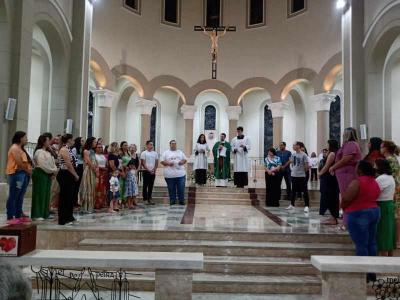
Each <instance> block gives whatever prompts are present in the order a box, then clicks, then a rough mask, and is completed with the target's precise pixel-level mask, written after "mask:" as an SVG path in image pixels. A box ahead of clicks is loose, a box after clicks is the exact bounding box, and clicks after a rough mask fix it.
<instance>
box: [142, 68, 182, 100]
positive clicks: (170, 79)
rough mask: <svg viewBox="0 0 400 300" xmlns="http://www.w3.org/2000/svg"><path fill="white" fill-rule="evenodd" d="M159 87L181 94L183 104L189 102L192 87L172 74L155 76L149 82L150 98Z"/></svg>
mask: <svg viewBox="0 0 400 300" xmlns="http://www.w3.org/2000/svg"><path fill="white" fill-rule="evenodd" d="M159 88H167V89H170V90H173V91H174V92H176V93H177V94H178V95H179V97H180V99H181V101H182V102H183V104H187V99H188V97H189V94H190V88H189V86H188V85H187V84H186V83H185V82H184V81H183V80H181V79H179V78H177V77H175V76H171V75H161V76H157V77H155V78H153V79H152V80H151V81H150V82H149V90H148V94H149V97H150V99H152V98H153V97H154V94H155V93H156V91H157V90H158V89H159Z"/></svg>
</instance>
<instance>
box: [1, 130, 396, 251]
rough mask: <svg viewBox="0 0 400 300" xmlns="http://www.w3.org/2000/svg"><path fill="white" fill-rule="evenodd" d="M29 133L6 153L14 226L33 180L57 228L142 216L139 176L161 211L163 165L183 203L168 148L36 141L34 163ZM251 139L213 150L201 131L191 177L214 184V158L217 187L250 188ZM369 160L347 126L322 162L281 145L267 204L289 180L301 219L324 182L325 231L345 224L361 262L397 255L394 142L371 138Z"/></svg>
mask: <svg viewBox="0 0 400 300" xmlns="http://www.w3.org/2000/svg"><path fill="white" fill-rule="evenodd" d="M26 144H27V136H26V133H24V132H16V133H15V135H14V137H13V140H12V146H11V147H10V150H9V153H8V162H7V170H6V173H7V175H8V182H9V198H8V201H7V219H8V223H9V224H11V225H12V224H20V223H24V222H30V221H31V219H30V217H29V216H28V215H26V214H24V213H23V211H22V206H23V198H24V194H25V192H26V189H27V187H28V184H29V182H30V180H31V179H32V183H33V185H32V209H31V218H32V219H35V220H38V221H40V220H44V219H48V218H52V211H53V210H55V209H57V210H58V224H60V225H70V224H73V223H74V222H76V219H75V218H74V211H75V212H79V213H81V214H91V213H93V212H95V210H99V209H107V210H108V212H110V213H114V212H117V211H119V210H120V209H135V208H136V205H137V197H138V195H139V187H138V186H139V185H138V180H139V178H142V179H143V184H142V186H143V190H142V195H143V201H144V202H145V203H146V204H148V205H154V202H153V201H152V192H153V187H154V181H155V178H156V172H157V169H158V167H159V164H161V165H162V166H163V173H164V178H165V181H166V184H167V187H168V193H169V200H170V204H171V205H175V204H179V205H184V204H185V183H186V168H185V164H186V163H187V158H186V156H185V154H184V152H183V151H181V150H179V149H178V148H177V143H176V141H175V140H171V141H170V145H169V146H170V148H169V150H167V151H165V152H164V153H163V154H162V155H161V157H159V155H158V153H157V152H156V151H155V150H154V144H153V142H152V141H147V143H146V150H145V151H143V152H142V153H140V154H139V153H138V151H137V150H138V149H137V147H136V146H135V145H129V144H128V143H127V142H125V141H124V142H121V143H117V142H113V143H111V144H110V145H109V146H106V145H104V143H103V141H102V139H96V138H94V137H90V138H88V139H86V140H84V139H83V138H81V137H78V138H75V139H73V136H72V135H71V134H64V135H62V136H61V135H57V136H54V137H53V136H52V134H50V133H45V134H43V135H41V136H40V137H39V139H38V142H37V146H36V149H35V151H34V154H33V157H32V158H31V157H30V155H29V154H28V153H27V151H26V150H25V147H24V146H25V145H26ZM250 147H251V142H250V139H249V137H248V136H246V135H244V134H243V128H242V127H238V128H237V136H236V137H235V138H234V139H233V140H232V141H231V142H229V141H227V140H226V134H224V133H222V134H221V135H220V138H219V141H218V142H217V143H215V145H214V146H213V147H212V149H211V147H210V146H209V145H208V144H207V141H206V136H205V135H204V134H201V135H200V136H199V138H198V140H197V142H196V144H195V145H194V153H193V154H194V161H193V170H194V174H195V176H194V177H195V182H196V184H198V185H200V186H203V185H205V184H206V182H207V178H208V172H207V170H208V167H209V162H208V159H209V158H210V154H211V153H212V156H213V163H214V164H213V165H214V168H213V172H214V177H215V185H216V186H218V187H226V186H227V185H228V181H229V180H230V179H231V158H232V161H233V181H234V185H235V186H236V187H238V188H243V187H245V186H247V185H248V172H249V169H250V165H249V164H250V162H249V161H250V159H249V150H250ZM368 149H369V151H368V154H367V155H366V156H365V157H364V158H363V157H362V151H361V147H360V141H359V139H358V136H357V132H356V130H355V129H354V128H346V129H345V131H344V134H343V140H342V144H341V145H340V143H339V141H337V140H328V141H327V146H326V149H323V150H322V151H321V154H320V155H319V156H317V154H316V153H312V154H311V156H309V155H308V152H307V149H306V147H305V145H304V143H302V142H300V141H298V142H295V143H294V144H293V152H292V151H289V150H288V149H287V148H286V143H284V142H282V143H281V144H280V145H279V149H275V148H270V149H269V150H268V155H267V156H266V157H265V158H264V162H263V163H264V168H265V183H266V202H265V205H266V206H267V207H278V206H280V200H281V199H282V198H283V197H282V190H281V185H282V181H283V180H284V181H285V185H286V194H287V195H286V196H287V200H289V201H290V205H289V206H288V207H287V208H286V209H287V210H288V211H291V210H294V209H295V206H296V201H298V199H299V198H301V199H303V200H304V212H305V213H306V214H308V213H309V211H310V197H309V191H308V184H309V181H310V180H311V181H314V182H317V181H319V187H320V193H321V198H320V207H319V214H320V215H325V213H326V212H327V211H329V212H330V218H329V219H328V220H326V221H324V222H322V223H321V224H322V225H339V220H340V219H343V220H342V222H341V226H340V228H341V229H347V230H348V231H349V233H350V236H351V238H352V240H353V242H354V244H355V246H356V252H357V255H370V256H374V255H377V253H378V252H379V254H381V255H386V256H387V255H393V250H394V249H396V247H397V246H399V245H400V165H399V159H398V156H397V155H398V147H397V146H396V144H395V143H393V142H392V141H384V140H382V139H380V138H378V137H373V138H371V139H370V141H369V144H368Z"/></svg>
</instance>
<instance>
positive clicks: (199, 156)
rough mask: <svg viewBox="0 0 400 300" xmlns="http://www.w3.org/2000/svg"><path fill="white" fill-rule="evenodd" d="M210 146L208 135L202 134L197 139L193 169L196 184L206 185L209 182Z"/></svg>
mask: <svg viewBox="0 0 400 300" xmlns="http://www.w3.org/2000/svg"><path fill="white" fill-rule="evenodd" d="M209 152H210V148H209V147H208V145H207V141H206V136H205V135H204V134H200V136H199V138H198V139H197V143H196V146H195V147H194V155H195V158H194V163H193V170H194V171H195V181H196V184H199V185H205V184H206V182H207V169H208V161H207V158H208V154H209Z"/></svg>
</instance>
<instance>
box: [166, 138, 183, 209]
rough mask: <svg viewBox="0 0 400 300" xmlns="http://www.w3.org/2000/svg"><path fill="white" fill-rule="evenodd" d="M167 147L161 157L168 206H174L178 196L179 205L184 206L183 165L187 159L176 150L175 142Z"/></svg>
mask: <svg viewBox="0 0 400 300" xmlns="http://www.w3.org/2000/svg"><path fill="white" fill-rule="evenodd" d="M169 147H170V149H169V150H167V151H165V152H164V153H163V155H162V156H161V164H162V165H163V166H164V177H165V181H166V182H167V186H168V194H169V202H170V205H175V204H176V196H177V195H178V200H179V205H185V183H186V170H185V164H186V162H187V159H186V156H185V154H184V153H183V152H182V151H181V150H177V147H176V141H175V140H172V141H170V142H169Z"/></svg>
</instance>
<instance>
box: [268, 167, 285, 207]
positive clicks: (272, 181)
mask: <svg viewBox="0 0 400 300" xmlns="http://www.w3.org/2000/svg"><path fill="white" fill-rule="evenodd" d="M281 182H282V175H281V174H280V173H278V174H276V175H273V176H272V175H269V174H268V173H265V188H266V199H265V205H266V206H273V207H278V206H279V200H280V198H281Z"/></svg>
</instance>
